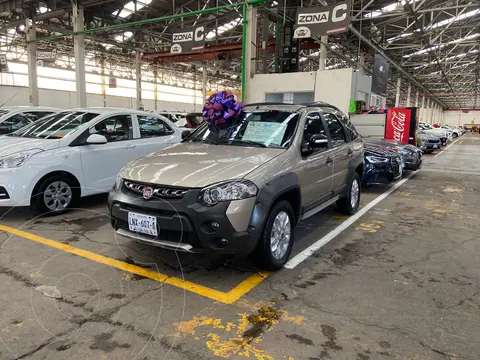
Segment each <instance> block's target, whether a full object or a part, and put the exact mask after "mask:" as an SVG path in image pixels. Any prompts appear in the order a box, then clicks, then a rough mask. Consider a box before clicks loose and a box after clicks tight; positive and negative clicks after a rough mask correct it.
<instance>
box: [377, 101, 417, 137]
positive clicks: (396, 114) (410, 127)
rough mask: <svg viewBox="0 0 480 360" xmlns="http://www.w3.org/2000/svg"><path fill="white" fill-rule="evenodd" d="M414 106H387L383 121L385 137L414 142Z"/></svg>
mask: <svg viewBox="0 0 480 360" xmlns="http://www.w3.org/2000/svg"><path fill="white" fill-rule="evenodd" d="M416 110H417V109H416V108H389V109H388V110H387V119H386V121H385V139H387V140H396V141H400V142H403V143H407V144H413V145H415V143H416V128H417V126H416V119H415V117H416V116H415V115H416Z"/></svg>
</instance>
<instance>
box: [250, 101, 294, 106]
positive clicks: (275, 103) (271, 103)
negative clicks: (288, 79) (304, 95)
mask: <svg viewBox="0 0 480 360" xmlns="http://www.w3.org/2000/svg"><path fill="white" fill-rule="evenodd" d="M266 105H267V106H268V105H285V106H295V105H298V106H302V105H303V104H300V105H299V104H285V103H282V102H258V103H251V104H245V106H266Z"/></svg>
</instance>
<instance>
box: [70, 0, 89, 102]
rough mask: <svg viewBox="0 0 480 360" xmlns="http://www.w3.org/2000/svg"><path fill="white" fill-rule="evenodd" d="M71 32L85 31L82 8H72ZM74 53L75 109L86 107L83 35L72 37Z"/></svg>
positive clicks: (75, 6)
mask: <svg viewBox="0 0 480 360" xmlns="http://www.w3.org/2000/svg"><path fill="white" fill-rule="evenodd" d="M72 21H73V31H74V32H79V31H83V30H84V29H85V19H84V17H83V8H82V7H78V6H77V5H74V6H73V16H72ZM73 43H74V51H75V85H76V88H77V93H76V99H77V107H87V84H86V79H85V35H76V36H74V37H73Z"/></svg>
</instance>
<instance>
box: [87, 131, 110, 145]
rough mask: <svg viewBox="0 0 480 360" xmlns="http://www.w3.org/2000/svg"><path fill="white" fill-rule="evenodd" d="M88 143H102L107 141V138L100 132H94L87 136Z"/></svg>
mask: <svg viewBox="0 0 480 360" xmlns="http://www.w3.org/2000/svg"><path fill="white" fill-rule="evenodd" d="M86 143H87V144H92V145H94V144H95V145H102V144H106V143H107V138H106V137H105V136H103V135H100V134H92V135H90V136H89V137H88V138H87V141H86Z"/></svg>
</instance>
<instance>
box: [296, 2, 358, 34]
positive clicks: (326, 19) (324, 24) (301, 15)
mask: <svg viewBox="0 0 480 360" xmlns="http://www.w3.org/2000/svg"><path fill="white" fill-rule="evenodd" d="M349 23H350V1H343V2H339V3H336V4H334V5H328V6H321V7H309V8H301V7H300V8H298V9H297V20H296V22H295V31H294V33H293V37H294V38H295V39H303V38H310V37H315V36H322V35H334V34H339V33H342V32H345V31H348V24H349Z"/></svg>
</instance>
